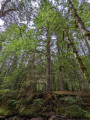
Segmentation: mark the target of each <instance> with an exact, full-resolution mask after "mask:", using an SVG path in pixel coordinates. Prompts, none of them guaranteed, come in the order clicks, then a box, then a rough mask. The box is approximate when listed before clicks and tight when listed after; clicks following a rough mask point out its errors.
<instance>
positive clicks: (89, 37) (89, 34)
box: [68, 0, 90, 54]
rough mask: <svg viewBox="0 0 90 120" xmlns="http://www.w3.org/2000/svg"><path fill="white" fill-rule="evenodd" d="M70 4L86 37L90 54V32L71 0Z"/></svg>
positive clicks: (69, 0)
mask: <svg viewBox="0 0 90 120" xmlns="http://www.w3.org/2000/svg"><path fill="white" fill-rule="evenodd" d="M68 5H69V8H70V9H71V11H72V13H73V14H74V18H75V20H76V23H77V24H78V27H79V29H80V31H81V33H82V35H83V36H84V37H85V40H86V45H87V47H88V51H89V54H90V32H89V31H88V30H87V29H86V27H85V25H84V23H83V21H82V20H81V18H80V17H79V15H78V13H77V10H76V9H75V7H74V5H73V3H72V2H71V0H68Z"/></svg>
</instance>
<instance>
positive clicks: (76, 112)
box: [67, 104, 86, 118]
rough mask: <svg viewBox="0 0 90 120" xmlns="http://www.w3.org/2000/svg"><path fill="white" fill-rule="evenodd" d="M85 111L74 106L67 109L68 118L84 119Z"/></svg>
mask: <svg viewBox="0 0 90 120" xmlns="http://www.w3.org/2000/svg"><path fill="white" fill-rule="evenodd" d="M85 113H86V112H85V111H84V110H83V109H82V108H81V107H79V106H78V105H75V104H74V105H72V106H69V107H68V108H67V116H69V117H70V118H82V117H85Z"/></svg>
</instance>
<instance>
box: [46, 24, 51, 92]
mask: <svg viewBox="0 0 90 120" xmlns="http://www.w3.org/2000/svg"><path fill="white" fill-rule="evenodd" d="M46 31H47V35H46V36H47V68H46V91H47V92H49V91H50V90H51V57H50V33H49V22H47V28H46Z"/></svg>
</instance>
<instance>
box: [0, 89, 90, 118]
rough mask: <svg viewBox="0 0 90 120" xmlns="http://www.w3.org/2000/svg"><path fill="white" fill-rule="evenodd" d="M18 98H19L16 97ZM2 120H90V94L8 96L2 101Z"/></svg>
mask: <svg viewBox="0 0 90 120" xmlns="http://www.w3.org/2000/svg"><path fill="white" fill-rule="evenodd" d="M16 96H17V97H16ZM0 119H1V120H89V119H90V93H87V92H70V91H62V92H61V91H57V92H56V91H55V92H52V93H45V92H40V93H34V94H32V95H30V96H27V94H18V95H17V94H16V95H15V94H14V95H10V94H8V93H7V94H6V95H5V96H2V98H1V99H0Z"/></svg>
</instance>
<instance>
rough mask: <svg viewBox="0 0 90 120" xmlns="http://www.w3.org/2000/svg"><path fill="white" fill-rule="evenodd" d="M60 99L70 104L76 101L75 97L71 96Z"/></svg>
mask: <svg viewBox="0 0 90 120" xmlns="http://www.w3.org/2000/svg"><path fill="white" fill-rule="evenodd" d="M60 100H61V101H65V102H68V103H70V104H75V103H76V102H77V100H76V99H75V98H73V97H71V96H67V97H63V98H60Z"/></svg>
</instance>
